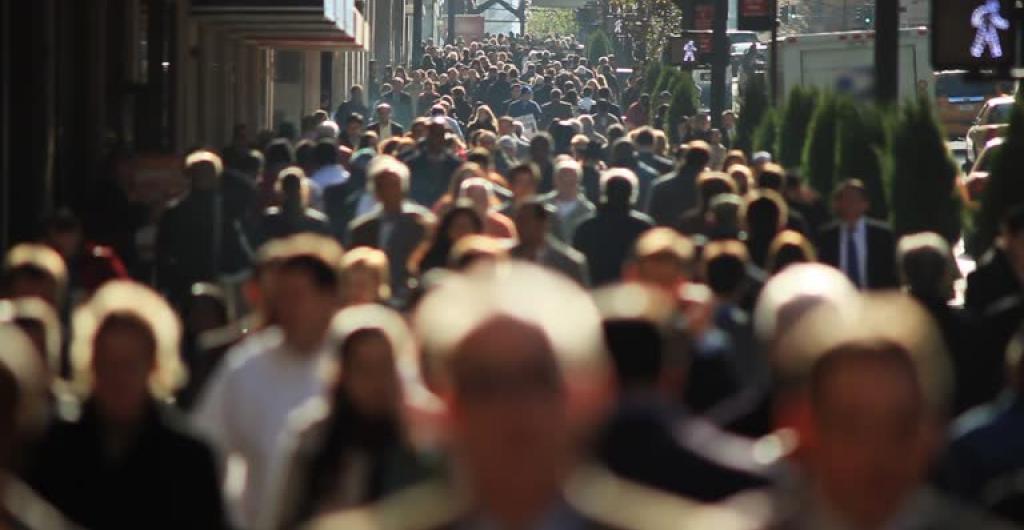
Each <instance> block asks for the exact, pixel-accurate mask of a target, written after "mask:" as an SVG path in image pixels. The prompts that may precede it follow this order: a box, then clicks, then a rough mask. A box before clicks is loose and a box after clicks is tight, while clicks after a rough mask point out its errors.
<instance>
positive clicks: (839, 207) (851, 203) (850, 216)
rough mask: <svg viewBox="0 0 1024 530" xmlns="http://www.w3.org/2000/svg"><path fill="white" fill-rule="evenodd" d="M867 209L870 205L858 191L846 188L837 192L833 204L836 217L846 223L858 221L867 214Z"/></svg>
mask: <svg viewBox="0 0 1024 530" xmlns="http://www.w3.org/2000/svg"><path fill="white" fill-rule="evenodd" d="M869 207H870V203H869V202H868V201H867V199H866V198H865V197H864V195H863V194H862V193H861V192H860V190H857V189H855V188H846V189H844V190H843V191H841V192H839V193H838V194H837V195H836V197H835V201H834V202H833V208H834V209H835V212H836V217H839V218H840V219H842V220H843V221H846V222H854V221H856V220H857V219H860V218H861V217H862V216H863V215H864V214H865V213H867V211H868V208H869Z"/></svg>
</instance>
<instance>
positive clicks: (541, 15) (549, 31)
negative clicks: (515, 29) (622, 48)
mask: <svg viewBox="0 0 1024 530" xmlns="http://www.w3.org/2000/svg"><path fill="white" fill-rule="evenodd" d="M579 30H580V25H579V22H578V21H577V20H576V12H575V10H573V9H569V8H564V7H531V8H530V9H529V10H528V11H527V18H526V31H527V33H529V34H530V35H534V36H545V35H576V34H577V33H578V32H579ZM605 55H608V54H607V53H606V54H605Z"/></svg>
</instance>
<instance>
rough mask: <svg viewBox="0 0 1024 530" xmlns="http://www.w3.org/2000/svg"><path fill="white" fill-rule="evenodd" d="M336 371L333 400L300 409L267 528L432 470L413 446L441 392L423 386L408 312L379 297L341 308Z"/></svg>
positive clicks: (287, 525)
mask: <svg viewBox="0 0 1024 530" xmlns="http://www.w3.org/2000/svg"><path fill="white" fill-rule="evenodd" d="M331 327H332V333H333V334H334V335H335V337H337V338H338V339H339V346H338V348H337V355H338V358H337V361H338V366H337V372H336V373H337V376H336V378H335V381H334V386H333V390H332V391H331V392H330V393H329V395H328V396H327V397H326V399H322V400H321V399H318V400H316V401H314V402H311V403H309V404H308V405H306V406H304V407H303V408H302V409H300V410H298V411H296V412H295V413H294V414H293V416H292V419H291V422H290V423H291V425H290V427H289V431H288V432H287V433H286V435H287V438H286V439H287V440H288V441H287V442H286V445H285V446H284V448H283V452H282V454H281V456H282V458H281V459H280V460H279V462H280V467H278V469H277V472H276V473H275V478H274V483H273V484H274V485H275V486H276V487H274V488H272V489H271V491H272V492H274V497H273V498H272V499H268V501H271V502H272V503H273V504H275V507H274V509H273V510H271V511H272V512H274V513H272V514H271V515H270V516H269V519H270V520H268V521H264V523H265V524H263V525H260V526H261V527H265V528H274V529H291V528H297V527H299V526H301V525H302V523H304V522H306V521H309V520H310V519H311V518H313V517H316V516H317V515H319V514H323V513H326V512H330V511H334V510H338V509H342V508H347V507H352V506H358V505H362V504H365V503H368V502H373V501H376V500H378V499H380V498H382V497H384V496H386V495H388V494H390V493H393V492H395V491H396V490H398V489H401V488H404V487H406V486H409V485H411V484H413V483H415V482H417V481H419V480H421V479H422V478H424V477H425V476H426V475H427V469H428V468H427V466H426V465H425V464H424V462H423V460H422V458H421V457H420V456H419V453H418V452H417V450H416V449H414V447H413V444H412V441H411V436H410V432H409V431H410V429H409V428H407V426H408V425H410V424H411V423H412V422H413V420H411V419H410V418H411V417H414V416H415V412H414V411H423V410H428V409H430V408H431V407H433V406H434V405H433V404H434V403H435V399H436V398H434V397H433V396H432V395H431V394H429V392H427V391H426V389H425V388H424V387H423V386H422V384H421V382H420V378H419V374H420V368H419V362H418V356H417V354H416V348H415V344H414V341H413V339H412V337H411V335H410V333H409V330H408V327H407V326H406V324H405V321H404V320H403V319H402V317H401V315H399V314H398V313H397V312H395V311H393V310H391V309H388V308H386V307H383V306H380V305H377V304H365V305H359V306H353V307H350V308H347V309H344V310H342V311H340V312H339V313H338V314H337V315H336V316H335V317H334V321H333V322H332V324H331Z"/></svg>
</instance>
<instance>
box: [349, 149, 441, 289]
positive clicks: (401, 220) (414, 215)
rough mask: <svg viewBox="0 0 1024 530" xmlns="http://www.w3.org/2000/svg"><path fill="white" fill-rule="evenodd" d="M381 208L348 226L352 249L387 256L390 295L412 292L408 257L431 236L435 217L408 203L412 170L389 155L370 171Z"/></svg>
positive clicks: (374, 163)
mask: <svg viewBox="0 0 1024 530" xmlns="http://www.w3.org/2000/svg"><path fill="white" fill-rule="evenodd" d="M367 178H368V179H370V181H371V182H372V186H373V193H374V195H375V196H376V197H377V202H378V203H379V204H378V206H377V207H376V208H375V209H374V210H373V211H371V212H370V213H368V214H366V215H364V216H362V217H359V218H357V219H355V220H354V221H352V223H351V224H350V225H349V245H350V246H352V247H372V248H377V249H380V250H382V251H384V253H385V254H387V255H388V262H389V267H390V273H391V292H392V293H393V294H395V295H396V296H398V297H403V296H404V295H405V294H406V293H408V292H409V267H408V262H409V257H410V256H411V255H412V253H413V251H415V250H416V249H417V248H419V246H420V245H421V244H422V243H423V240H424V238H425V237H427V235H428V234H429V232H430V229H431V227H432V226H433V224H434V216H433V214H431V213H430V211H429V210H427V209H426V208H423V207H422V206H419V205H417V204H414V203H412V202H409V201H407V200H405V194H406V192H407V191H408V189H409V168H408V167H407V166H406V165H405V164H403V163H401V162H399V161H398V160H396V159H395V158H394V157H391V156H388V155H378V156H377V157H376V158H374V159H373V160H372V161H371V162H370V166H369V167H368V168H367Z"/></svg>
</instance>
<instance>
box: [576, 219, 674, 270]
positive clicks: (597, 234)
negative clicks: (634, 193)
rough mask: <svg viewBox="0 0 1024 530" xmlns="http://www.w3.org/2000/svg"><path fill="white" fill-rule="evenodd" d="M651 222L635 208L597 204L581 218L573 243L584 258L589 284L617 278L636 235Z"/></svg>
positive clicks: (652, 223) (630, 251)
mask: <svg viewBox="0 0 1024 530" xmlns="http://www.w3.org/2000/svg"><path fill="white" fill-rule="evenodd" d="M652 226H654V222H653V221H651V218H650V217H647V216H646V215H644V214H642V213H640V212H638V211H636V210H629V211H625V210H621V209H616V208H609V207H608V206H601V207H599V208H598V210H597V212H596V213H595V214H594V215H593V216H592V217H590V218H588V219H585V220H584V221H582V222H580V224H579V226H577V227H576V234H575V235H574V236H573V243H572V246H573V247H575V248H576V250H579V251H580V252H582V253H583V255H584V256H585V257H586V258H587V266H588V267H589V268H590V283H591V285H592V286H594V287H600V286H602V285H604V284H607V283H611V282H614V281H617V280H618V279H619V278H620V277H621V276H622V264H623V262H625V260H626V257H627V256H629V255H630V254H631V253H632V251H633V244H634V243H635V242H636V239H637V238H638V237H640V234H642V233H644V232H645V231H647V230H648V229H649V228H651V227H652Z"/></svg>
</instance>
